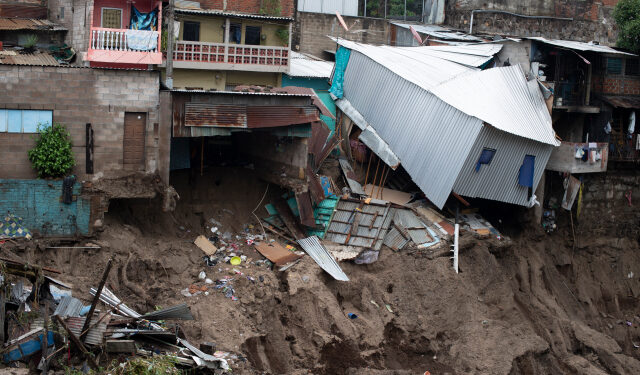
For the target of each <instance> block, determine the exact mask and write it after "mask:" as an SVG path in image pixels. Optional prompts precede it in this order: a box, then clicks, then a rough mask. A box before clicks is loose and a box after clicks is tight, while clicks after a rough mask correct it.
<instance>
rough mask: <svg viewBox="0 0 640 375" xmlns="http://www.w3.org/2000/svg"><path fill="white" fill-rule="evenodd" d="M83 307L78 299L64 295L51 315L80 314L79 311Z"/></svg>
mask: <svg viewBox="0 0 640 375" xmlns="http://www.w3.org/2000/svg"><path fill="white" fill-rule="evenodd" d="M83 307H84V305H83V304H82V301H80V300H79V299H77V298H74V297H71V296H64V297H62V299H61V300H60V303H59V304H58V306H57V307H56V311H54V312H53V315H60V316H62V317H66V316H80V311H81V310H82V308H83Z"/></svg>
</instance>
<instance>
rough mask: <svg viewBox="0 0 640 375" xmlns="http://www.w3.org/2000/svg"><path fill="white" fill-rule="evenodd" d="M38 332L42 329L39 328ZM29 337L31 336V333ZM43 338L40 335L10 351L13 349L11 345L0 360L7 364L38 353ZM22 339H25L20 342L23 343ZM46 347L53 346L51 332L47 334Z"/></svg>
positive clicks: (16, 345)
mask: <svg viewBox="0 0 640 375" xmlns="http://www.w3.org/2000/svg"><path fill="white" fill-rule="evenodd" d="M40 330H42V328H40ZM31 335H33V333H32V334H31ZM31 335H29V336H31ZM43 337H44V335H43V334H40V335H38V337H36V338H35V339H32V340H28V341H24V342H22V343H18V344H15V347H16V348H15V349H13V350H11V348H12V347H13V344H12V345H11V346H10V347H9V352H8V353H5V354H3V355H2V360H3V361H4V363H9V362H12V361H17V360H19V359H22V358H24V357H27V356H30V355H31V354H34V353H36V352H38V351H40V350H41V349H42V339H43ZM24 339H26V337H25V338H23V339H22V340H20V341H23V340H24ZM47 345H48V346H53V345H54V341H53V332H51V331H49V332H48V333H47Z"/></svg>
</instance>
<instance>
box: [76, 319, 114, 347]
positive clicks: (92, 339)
mask: <svg viewBox="0 0 640 375" xmlns="http://www.w3.org/2000/svg"><path fill="white" fill-rule="evenodd" d="M85 320H87V318H86V317H84V316H82V317H70V318H68V319H67V326H68V327H69V330H70V331H71V332H73V334H74V335H76V336H77V337H80V333H81V332H82V328H83V327H84V322H85ZM99 320H100V317H99V316H97V315H94V316H93V317H92V318H91V325H90V327H93V328H90V329H89V332H87V336H86V337H85V343H87V344H90V345H101V344H102V339H103V337H104V332H105V331H106V330H107V323H106V322H105V320H104V319H103V320H102V321H101V322H100V323H98V321H99Z"/></svg>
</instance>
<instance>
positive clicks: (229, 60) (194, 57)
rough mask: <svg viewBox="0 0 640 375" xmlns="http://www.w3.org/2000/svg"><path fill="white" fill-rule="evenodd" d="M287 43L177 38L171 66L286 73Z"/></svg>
mask: <svg viewBox="0 0 640 375" xmlns="http://www.w3.org/2000/svg"><path fill="white" fill-rule="evenodd" d="M290 55H291V53H290V50H289V48H288V47H276V46H256V45H245V44H224V43H207V42H188V41H181V40H180V41H177V42H176V44H175V48H174V52H173V67H174V68H178V69H180V68H182V69H215V70H218V69H219V70H244V71H253V72H274V73H286V72H288V71H289V59H290Z"/></svg>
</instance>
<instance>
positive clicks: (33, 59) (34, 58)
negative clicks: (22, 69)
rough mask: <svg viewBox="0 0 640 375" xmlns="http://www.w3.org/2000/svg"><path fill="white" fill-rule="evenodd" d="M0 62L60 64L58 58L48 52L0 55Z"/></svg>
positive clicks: (9, 63)
mask: <svg viewBox="0 0 640 375" xmlns="http://www.w3.org/2000/svg"><path fill="white" fill-rule="evenodd" d="M0 64H3V65H35V66H60V63H59V62H58V60H56V59H55V57H53V56H51V55H49V54H48V53H33V54H16V55H0Z"/></svg>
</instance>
